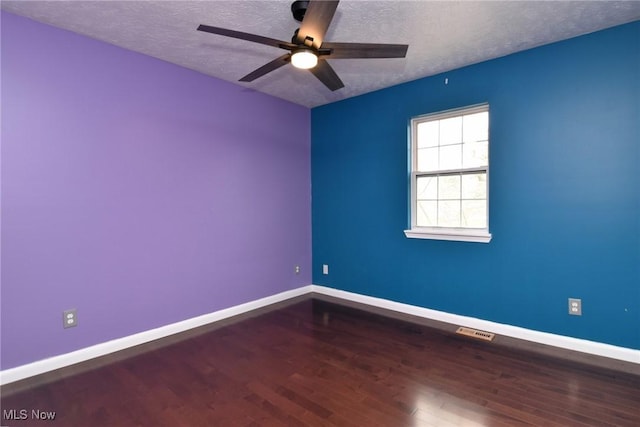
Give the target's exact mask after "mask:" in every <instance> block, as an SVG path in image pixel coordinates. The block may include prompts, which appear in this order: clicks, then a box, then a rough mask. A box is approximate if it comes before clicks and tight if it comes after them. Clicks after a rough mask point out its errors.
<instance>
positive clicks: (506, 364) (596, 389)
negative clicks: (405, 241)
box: [1, 299, 640, 427]
mask: <svg viewBox="0 0 640 427" xmlns="http://www.w3.org/2000/svg"><path fill="white" fill-rule="evenodd" d="M68 369H69V372H68V374H67V376H66V377H62V378H60V379H57V380H55V381H53V382H50V383H46V384H42V385H38V386H35V387H32V388H29V389H26V390H23V391H19V392H16V393H13V394H5V395H3V396H2V398H1V403H2V409H3V414H2V415H3V419H2V425H7V426H31V425H45V424H44V423H43V422H42V421H34V420H33V419H26V420H13V419H8V418H10V416H9V415H10V412H7V411H8V410H11V409H15V410H17V411H20V410H22V409H26V410H27V411H28V414H29V418H30V415H31V411H32V410H41V411H55V413H56V418H55V420H53V421H47V422H46V425H52V426H95V427H101V426H127V427H128V426H154V427H163V426H172V427H173V426H253V427H255V426H274V427H282V426H344V427H357V426H367V427H374V426H383V427H384V426H393V427H396V426H439V427H442V426H444V427H446V426H460V425H464V426H476V427H480V426H496V427H507V426H518V425H522V426H540V425H544V426H607V425H612V426H634V427H635V426H638V425H640V377H638V376H636V375H633V374H630V373H623V372H618V371H611V370H607V369H604V368H597V367H594V366H590V365H583V364H580V363H575V362H567V361H566V360H561V359H555V358H553V357H550V356H542V355H540V354H534V353H530V352H527V351H524V350H514V349H509V348H506V347H501V346H497V345H494V344H493V343H486V342H480V341H476V340H473V339H470V338H466V337H460V336H457V335H455V334H451V333H448V332H444V331H442V330H436V329H431V328H429V327H426V326H422V325H418V324H414V323H409V322H406V321H403V320H398V319H392V318H388V317H384V316H380V315H377V314H372V313H369V312H365V311H362V310H358V309H355V308H349V307H345V306H340V305H336V304H333V303H330V302H326V301H320V300H311V299H310V300H306V301H301V302H298V303H296V304H293V305H290V306H285V307H280V308H278V309H277V310H274V311H271V312H265V313H263V314H261V315H259V316H255V317H248V318H245V319H243V320H241V321H239V322H236V323H232V322H229V324H227V325H226V326H224V327H220V328H217V329H213V330H211V331H208V332H206V333H202V334H200V335H197V334H194V335H193V336H189V337H188V338H185V339H184V340H183V341H179V342H174V343H171V344H170V345H158V346H156V347H155V348H154V349H152V350H150V351H148V352H145V353H142V354H138V355H135V356H131V357H129V358H126V359H123V358H122V357H118V356H117V355H114V356H113V361H112V363H109V364H104V363H103V364H101V365H100V366H99V367H96V368H95V369H93V370H86V369H83V368H81V367H78V370H77V373H74V372H73V369H72V368H68Z"/></svg>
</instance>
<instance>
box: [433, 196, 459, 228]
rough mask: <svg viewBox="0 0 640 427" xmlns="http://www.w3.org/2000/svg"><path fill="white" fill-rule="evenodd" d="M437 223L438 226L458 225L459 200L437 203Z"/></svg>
mask: <svg viewBox="0 0 640 427" xmlns="http://www.w3.org/2000/svg"><path fill="white" fill-rule="evenodd" d="M438 225H439V226H440V227H460V201H459V200H456V201H447V202H439V203H438Z"/></svg>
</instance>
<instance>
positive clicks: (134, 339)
mask: <svg viewBox="0 0 640 427" xmlns="http://www.w3.org/2000/svg"><path fill="white" fill-rule="evenodd" d="M311 292H315V293H318V294H323V295H327V296H331V297H334V298H339V299H343V300H346V301H353V302H357V303H360V304H365V305H369V306H373V307H378V308H382V309H386V310H391V311H396V312H399V313H404V314H408V315H413V316H418V317H422V318H425V319H430V320H437V321H440V322H445V323H449V324H452V325H460V326H466V327H471V328H475V329H481V330H483V331H487V332H493V333H494V334H498V335H504V336H508V337H512V338H517V339H521V340H525V341H531V342H536V343H540V344H546V345H550V346H554V347H558V348H564V349H568V350H574V351H579V352H582V353H588V354H593V355H597V356H603V357H609V358H611V359H617V360H622V361H625V362H631V363H636V364H640V350H634V349H630V348H625V347H617V346H614V345H609V344H603V343H599V342H594V341H588V340H583V339H578V338H572V337H566V336H562V335H555V334H550V333H547V332H540V331H534V330H531V329H525V328H520V327H517V326H511V325H505V324H502V323H496V322H490V321H488V320H482V319H476V318H473V317H467V316H461V315H458V314H451V313H446V312H443V311H438V310H431V309H428V308H424V307H418V306H415V305H409V304H404V303H399V302H395V301H390V300H386V299H382V298H376V297H370V296H367V295H361V294H356V293H352V292H346V291H341V290H338V289H333V288H328V287H325V286H318V285H307V286H302V287H300V288H297V289H292V290H289V291H285V292H281V293H279V294H275V295H271V296H268V297H265V298H261V299H258V300H255V301H250V302H247V303H244V304H240V305H236V306H233V307H229V308H225V309H223V310H218V311H215V312H213V313H209V314H205V315H202V316H198V317H194V318H191V319H187V320H184V321H181V322H177V323H172V324H170V325H166V326H161V327H159V328H156V329H151V330H148V331H144V332H140V333H137V334H134V335H129V336H126V337H123V338H118V339H115V340H112V341H108V342H105V343H101V344H96V345H93V346H91V347H86V348H83V349H80V350H76V351H73V352H71V353H66V354H61V355H59V356H54V357H51V358H48V359H44V360H39V361H37V362H33V363H28V364H26V365H21V366H17V367H15V368H11V369H5V370H4V371H0V385H4V384H9V383H12V382H15V381H19V380H23V379H25V378H29V377H33V376H35V375H40V374H43V373H46V372H50V371H54V370H56V369H60V368H64V367H66V366H70V365H74V364H76V363H80V362H84V361H87V360H91V359H94V358H96V357H100V356H105V355H107V354H110V353H115V352H117V351H120V350H124V349H127V348H130V347H134V346H136V345H140V344H144V343H147V342H150V341H154V340H157V339H160V338H164V337H168V336H170V335H174V334H177V333H180V332H185V331H188V330H190V329H194V328H197V327H199V326H204V325H207V324H210V323H213V322H217V321H220V320H224V319H227V318H229V317H233V316H237V315H239V314H243V313H247V312H250V311H252V310H256V309H259V308H262V307H266V306H268V305H271V304H275V303H278V302H282V301H286V300H288V299H291V298H295V297H298V296H302V295H306V294H309V293H311Z"/></svg>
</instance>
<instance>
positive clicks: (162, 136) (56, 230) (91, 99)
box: [1, 12, 311, 369]
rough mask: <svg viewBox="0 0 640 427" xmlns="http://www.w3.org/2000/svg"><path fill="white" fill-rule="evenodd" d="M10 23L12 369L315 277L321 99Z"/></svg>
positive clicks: (6, 173) (6, 352)
mask: <svg viewBox="0 0 640 427" xmlns="http://www.w3.org/2000/svg"><path fill="white" fill-rule="evenodd" d="M1 16H2V252H1V253H2V284H1V297H2V302H1V309H2V315H1V320H2V330H1V332H2V361H1V368H2V369H8V368H12V367H15V366H18V365H22V364H26V363H29V362H33V361H37V360H40V359H43V358H47V357H50V356H54V355H58V354H63V353H67V352H70V351H73V350H76V349H80V348H83V347H86V346H90V345H93V344H97V343H101V342H105V341H108V340H111V339H115V338H119V337H123V336H126V335H130V334H133V333H136V332H140V331H145V330H148V329H151V328H155V327H159V326H163V325H166V324H169V323H173V322H177V321H180V320H184V319H187V318H191V317H194V316H198V315H201V314H205V313H210V312H212V311H216V310H219V309H222V308H226V307H230V306H233V305H236V304H240V303H243V302H247V301H250V300H255V299H258V298H261V297H265V296H269V295H273V294H275V293H278V292H282V291H285V290H287V289H292V288H296V287H299V286H303V285H307V284H310V283H311V275H310V271H311V230H310V228H311V214H310V185H311V184H310V166H309V163H310V160H309V159H310V156H309V149H310V148H309V147H310V123H309V120H310V113H309V110H308V109H306V108H304V107H301V106H298V105H295V104H291V103H288V102H285V101H283V100H280V99H277V98H273V97H270V96H267V95H263V94H259V93H256V92H253V91H250V90H247V89H245V88H242V87H240V86H237V85H234V84H231V83H227V82H223V81H220V80H217V79H214V78H211V77H207V76H204V75H202V74H199V73H196V72H193V71H190V70H187V69H184V68H180V67H177V66H175V65H171V64H168V63H165V62H163V61H160V60H156V59H153V58H150V57H146V56H143V55H140V54H137V53H134V52H130V51H127V50H124V49H120V48H117V47H114V46H111V45H108V44H105V43H102V42H98V41H95V40H92V39H88V38H85V37H82V36H79V35H76V34H73V33H70V32H67V31H63V30H59V29H55V28H52V27H49V26H46V25H43V24H39V23H36V22H34V21H30V20H28V19H24V18H22V17H18V16H15V15H11V14H8V13H6V12H2V15H1ZM296 264H297V265H300V266H301V268H302V274H300V275H295V274H294V266H295V265H296ZM69 308H77V309H78V319H79V326H78V327H77V328H72V329H68V330H63V328H62V311H63V310H65V309H69Z"/></svg>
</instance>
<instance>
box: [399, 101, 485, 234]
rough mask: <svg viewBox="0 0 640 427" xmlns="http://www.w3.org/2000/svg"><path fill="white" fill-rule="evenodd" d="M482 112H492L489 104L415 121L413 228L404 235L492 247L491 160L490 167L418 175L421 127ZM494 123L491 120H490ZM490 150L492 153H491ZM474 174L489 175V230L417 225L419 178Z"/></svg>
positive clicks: (412, 144) (412, 127)
mask: <svg viewBox="0 0 640 427" xmlns="http://www.w3.org/2000/svg"><path fill="white" fill-rule="evenodd" d="M481 112H489V104H479V105H473V106H469V107H463V108H456V109H453V110H446V111H442V112H437V113H430V114H424V115H421V116H417V117H413V118H412V119H411V122H410V126H409V133H410V137H409V143H410V156H411V158H410V163H409V165H410V168H411V169H410V172H411V173H410V178H409V180H410V201H409V202H410V209H411V228H410V229H409V230H404V234H405V236H406V237H408V238H413V239H435V240H454V241H461V242H479V243H488V242H490V241H491V237H492V236H491V233H490V232H489V164H490V163H491V161H490V159H488V160H487V166H486V167H484V166H482V167H477V168H467V169H464V168H461V169H453V170H447V171H444V170H440V171H436V172H430V173H425V172H417V171H416V169H417V161H418V160H417V152H416V151H417V146H418V144H417V127H418V124H420V123H424V122H429V121H433V120H443V119H448V118H451V117H458V116H463V115H468V114H475V113H481ZM489 120H490V117H489ZM488 146H489V147H490V146H491V134H490V132H489V138H488ZM488 149H489V148H488ZM489 150H490V149H489ZM473 172H485V173H486V177H487V180H486V183H487V227H486V228H467V227H418V226H417V225H416V223H417V212H416V211H417V200H416V199H417V197H416V191H417V190H416V187H417V179H418V177H419V176H424V175H437V176H438V175H447V174H458V173H462V174H464V173H473Z"/></svg>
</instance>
